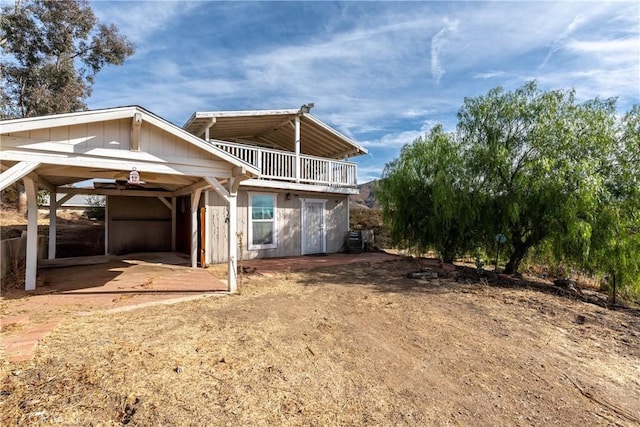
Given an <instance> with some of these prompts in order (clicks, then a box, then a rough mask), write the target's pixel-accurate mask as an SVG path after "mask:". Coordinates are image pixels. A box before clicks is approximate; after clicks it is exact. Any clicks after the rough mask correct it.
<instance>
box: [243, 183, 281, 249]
mask: <svg viewBox="0 0 640 427" xmlns="http://www.w3.org/2000/svg"><path fill="white" fill-rule="evenodd" d="M276 201H277V196H276V194H270V193H249V250H255V249H273V248H276V247H278V231H277V227H276Z"/></svg>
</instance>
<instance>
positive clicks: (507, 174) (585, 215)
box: [458, 82, 616, 273]
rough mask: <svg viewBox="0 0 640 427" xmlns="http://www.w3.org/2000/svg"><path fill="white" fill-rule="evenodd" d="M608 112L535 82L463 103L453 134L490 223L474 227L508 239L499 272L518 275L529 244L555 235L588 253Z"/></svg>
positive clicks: (607, 143)
mask: <svg viewBox="0 0 640 427" xmlns="http://www.w3.org/2000/svg"><path fill="white" fill-rule="evenodd" d="M615 113H616V110H615V100H612V99H608V100H600V99H595V100H592V101H588V102H586V103H583V104H579V103H578V102H576V100H575V96H574V92H573V91H548V92H543V91H540V90H539V89H538V88H537V85H536V83H535V82H529V83H527V84H525V85H524V86H523V87H521V88H518V89H516V90H515V91H513V92H505V91H504V90H503V89H502V88H496V89H492V90H490V91H489V92H488V94H487V95H486V96H479V97H476V98H467V99H465V101H464V104H463V106H462V108H461V109H460V111H459V113H458V119H459V122H458V132H459V137H460V138H461V141H462V142H463V144H464V146H465V152H466V160H467V164H466V166H467V168H468V173H469V174H470V175H473V176H476V177H480V180H479V183H480V185H481V188H480V189H479V190H480V191H482V192H483V193H484V194H485V195H486V196H487V198H488V199H489V200H490V203H489V204H488V205H487V206H486V207H485V209H488V211H489V212H490V213H491V214H490V215H489V217H490V218H493V221H492V223H485V224H478V227H481V229H482V230H486V232H488V235H487V236H486V239H487V240H489V239H490V238H491V237H492V236H493V235H495V234H494V233H495V232H502V233H503V234H505V235H506V236H507V247H508V248H509V260H508V262H507V264H506V267H505V272H507V273H514V272H517V271H518V268H519V266H520V263H521V261H522V259H523V258H524V257H525V255H526V254H527V253H528V251H529V250H530V249H531V248H532V247H534V246H535V245H538V244H540V243H541V242H543V241H544V240H545V239H549V238H552V237H554V236H562V239H556V241H558V242H559V241H560V240H563V242H564V244H565V246H566V248H565V249H567V250H566V252H570V253H571V255H572V256H574V257H575V256H578V254H580V255H586V254H587V253H588V249H589V245H590V240H591V232H592V223H593V220H594V213H595V212H596V208H597V204H598V199H597V197H596V195H597V194H598V193H599V192H600V191H601V187H602V184H603V182H604V178H603V174H606V173H607V168H605V167H603V166H604V164H605V163H606V161H607V159H608V158H609V154H610V153H612V151H613V149H614V146H615Z"/></svg>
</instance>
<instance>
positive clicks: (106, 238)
mask: <svg viewBox="0 0 640 427" xmlns="http://www.w3.org/2000/svg"><path fill="white" fill-rule="evenodd" d="M104 254H105V255H109V196H106V197H105V198H104Z"/></svg>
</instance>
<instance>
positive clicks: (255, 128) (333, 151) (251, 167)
mask: <svg viewBox="0 0 640 427" xmlns="http://www.w3.org/2000/svg"><path fill="white" fill-rule="evenodd" d="M311 106H312V105H305V106H303V107H301V108H299V109H292V110H269V111H224V112H196V113H194V114H193V115H192V116H191V118H190V119H189V120H188V121H187V122H186V123H185V125H184V126H183V128H180V127H177V126H175V125H173V124H171V123H169V122H168V121H166V120H164V119H162V118H160V117H158V116H156V115H155V114H153V113H151V112H149V111H147V110H145V109H143V108H141V107H138V106H131V107H118V108H111V109H104V110H93V111H82V112H77V113H69V114H59V115H52V116H45V117H34V118H26V119H16V120H6V121H2V122H0V125H1V128H0V138H1V139H0V148H1V149H0V166H1V168H2V173H1V174H0V189H4V188H6V187H7V186H9V185H11V184H13V183H15V182H16V181H18V180H22V181H23V182H24V185H25V188H26V192H27V197H28V205H29V215H28V217H29V218H28V222H29V225H28V231H27V271H26V285H25V286H26V289H27V290H29V289H34V288H35V278H36V272H37V263H38V261H37V257H36V255H35V253H36V241H37V217H36V215H35V212H36V193H37V191H38V190H39V189H45V190H48V191H49V192H50V194H51V195H53V196H55V197H50V200H56V201H57V203H51V204H50V210H51V215H50V216H51V218H52V220H51V226H50V233H49V253H48V256H49V258H55V249H56V242H55V240H56V238H55V236H56V231H55V229H56V221H55V214H54V213H55V211H56V209H57V204H60V203H61V202H60V200H62V201H64V200H65V199H67V198H71V197H73V196H74V195H77V194H89V195H102V196H106V205H105V211H106V220H105V227H106V232H105V252H106V253H108V254H122V253H129V252H140V251H146V252H149V251H181V252H186V253H189V254H190V255H191V265H192V267H193V268H197V267H198V265H200V266H206V265H208V264H210V263H220V262H226V263H227V265H228V274H229V289H230V291H232V292H233V291H234V290H235V287H236V277H235V275H236V271H237V262H238V259H239V258H240V257H242V258H244V259H249V258H261V257H279V256H291V255H305V254H316V253H325V252H329V253H331V252H338V251H340V250H341V249H342V247H343V245H344V242H345V237H346V234H347V231H348V227H349V205H348V195H349V194H355V193H357V188H356V184H357V182H356V176H357V166H356V165H355V164H354V163H350V162H348V161H347V159H348V158H349V157H352V156H356V155H359V154H364V153H366V150H365V149H364V148H363V147H361V146H359V145H358V144H356V143H355V142H353V141H351V140H350V139H349V138H347V137H345V136H344V135H342V134H340V133H339V132H337V131H336V130H334V129H332V128H331V127H329V126H327V125H326V124H324V123H322V122H321V121H320V120H318V119H316V118H315V117H313V116H312V115H311V114H310V113H309V110H310V108H311ZM86 180H95V182H94V184H93V188H73V187H71V186H72V185H73V184H75V183H78V182H81V181H86ZM58 193H63V194H64V197H62V198H59V197H58Z"/></svg>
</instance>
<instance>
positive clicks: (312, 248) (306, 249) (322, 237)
mask: <svg viewBox="0 0 640 427" xmlns="http://www.w3.org/2000/svg"><path fill="white" fill-rule="evenodd" d="M301 200H302V254H303V255H306V254H319V253H324V252H326V240H327V234H326V230H325V221H324V205H325V203H327V201H326V200H319V199H301Z"/></svg>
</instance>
